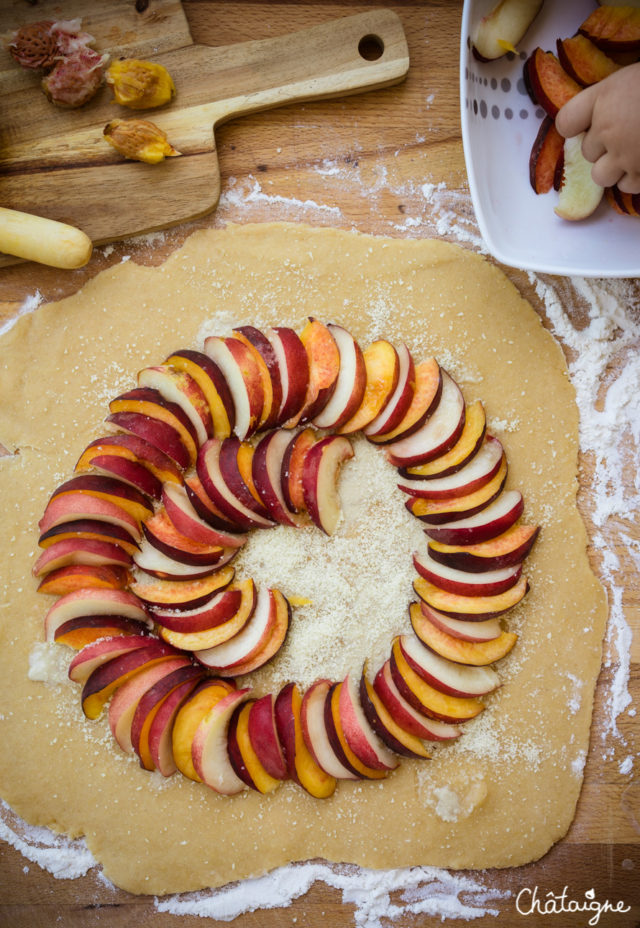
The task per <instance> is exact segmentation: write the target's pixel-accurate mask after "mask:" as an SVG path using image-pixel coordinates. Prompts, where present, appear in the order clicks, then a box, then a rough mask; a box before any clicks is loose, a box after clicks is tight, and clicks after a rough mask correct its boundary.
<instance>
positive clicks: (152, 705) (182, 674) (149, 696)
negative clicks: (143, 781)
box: [110, 657, 202, 770]
mask: <svg viewBox="0 0 640 928" xmlns="http://www.w3.org/2000/svg"><path fill="white" fill-rule="evenodd" d="M161 666H162V668H163V670H164V673H159V674H158V675H157V679H156V680H155V681H154V682H151V680H150V682H151V686H148V687H146V688H145V691H144V692H143V693H142V696H141V697H140V698H139V700H138V702H137V705H135V707H134V713H133V719H132V720H131V746H132V748H133V750H134V751H135V753H136V754H137V755H138V758H139V760H140V766H141V767H143V768H144V769H145V770H154V769H155V763H154V760H153V755H152V753H151V744H150V741H149V734H150V731H151V726H152V724H153V720H154V719H155V716H156V714H157V713H158V711H159V710H160V708H161V706H162V703H163V702H164V700H165V699H167V698H168V696H170V694H171V693H172V692H173V690H174V689H176V688H178V687H181V686H183V684H185V683H191V685H192V686H193V687H194V686H195V685H196V683H197V682H198V681H199V680H201V679H202V671H201V670H200V669H199V668H198V667H196V666H195V665H194V664H192V663H190V661H189V660H188V658H184V657H181V658H176V659H175V662H173V661H165V663H164V665H161ZM134 679H135V677H134ZM119 693H120V690H118V691H117V692H116V694H115V696H114V697H113V699H114V700H115V698H116V697H117V696H118V695H119ZM111 705H113V700H112V703H111ZM110 708H111V707H110Z"/></svg>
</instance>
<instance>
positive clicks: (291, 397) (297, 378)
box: [268, 326, 309, 428]
mask: <svg viewBox="0 0 640 928" xmlns="http://www.w3.org/2000/svg"><path fill="white" fill-rule="evenodd" d="M268 338H269V341H270V342H271V344H272V345H273V350H274V352H275V356H276V360H277V362H278V370H279V372H280V383H281V384H282V401H281V404H280V412H279V414H278V422H279V423H282V424H283V425H284V426H285V428H291V427H292V426H293V425H296V424H297V421H298V419H299V417H300V413H301V411H302V407H303V406H304V401H305V398H306V395H307V389H308V387H309V359H308V357H307V352H306V350H305V347H304V345H303V343H302V341H301V340H300V336H299V335H298V334H297V332H295V331H294V330H293V329H291V328H289V327H288V326H278V327H276V328H274V329H270V330H269V333H268Z"/></svg>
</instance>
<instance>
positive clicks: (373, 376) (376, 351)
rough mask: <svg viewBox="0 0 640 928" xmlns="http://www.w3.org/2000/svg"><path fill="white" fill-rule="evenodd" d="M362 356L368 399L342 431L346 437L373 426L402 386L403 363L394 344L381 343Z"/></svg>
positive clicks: (374, 343)
mask: <svg viewBox="0 0 640 928" xmlns="http://www.w3.org/2000/svg"><path fill="white" fill-rule="evenodd" d="M362 354H363V358H364V368H365V375H366V384H365V389H364V396H363V397H362V401H361V402H360V405H359V407H358V409H357V410H356V412H355V413H354V414H353V416H352V417H351V418H350V419H349V421H348V422H345V423H344V425H342V426H340V428H339V429H338V431H339V432H340V434H342V435H348V434H351V433H352V432H358V431H360V430H361V429H363V428H364V427H365V426H367V425H369V424H370V423H371V422H373V420H374V419H375V418H376V417H377V416H378V415H380V413H381V412H383V411H384V410H385V409H386V407H387V404H388V403H389V401H390V400H391V397H392V396H393V393H394V390H395V388H396V386H397V384H398V377H399V375H400V359H399V357H398V352H397V351H396V349H395V348H394V346H393V345H392V344H391V342H388V341H387V340H386V339H384V338H381V339H378V341H375V342H372V344H371V345H369V346H368V347H367V348H365V350H364V351H363V353H362Z"/></svg>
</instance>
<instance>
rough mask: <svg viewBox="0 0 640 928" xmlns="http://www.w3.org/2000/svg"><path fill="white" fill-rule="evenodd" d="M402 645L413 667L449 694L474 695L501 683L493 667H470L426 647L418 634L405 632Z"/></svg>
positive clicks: (434, 686) (408, 661) (484, 692)
mask: <svg viewBox="0 0 640 928" xmlns="http://www.w3.org/2000/svg"><path fill="white" fill-rule="evenodd" d="M411 609H414V610H415V609H417V610H418V611H420V606H419V605H418V603H413V604H412V605H411ZM400 648H401V650H402V654H403V656H404V658H405V660H406V661H407V663H408V664H409V666H410V667H411V669H412V670H415V672H416V673H417V674H418V676H419V677H421V678H422V679H423V680H426V682H427V683H428V684H429V685H430V686H432V687H433V688H434V689H436V690H439V691H440V692H441V693H446V694H447V695H448V696H459V697H461V698H463V699H464V698H466V699H473V698H475V697H477V696H486V695H487V693H492V692H493V691H494V690H495V689H497V688H498V687H499V686H500V678H499V677H498V675H497V673H496V672H495V670H493V669H492V668H491V667H471V666H468V665H466V664H459V663H457V662H456V661H451V660H449V659H448V658H446V657H442V656H441V655H440V654H436V652H435V651H432V650H431V649H430V648H427V647H425V645H424V644H423V642H422V641H421V640H420V639H419V638H417V637H416V636H415V635H403V636H402V637H401V638H400Z"/></svg>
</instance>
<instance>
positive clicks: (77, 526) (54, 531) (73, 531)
mask: <svg viewBox="0 0 640 928" xmlns="http://www.w3.org/2000/svg"><path fill="white" fill-rule="evenodd" d="M74 538H87V539H92V540H93V541H106V542H109V544H113V545H118V546H119V547H120V548H122V550H123V551H126V552H127V554H134V553H135V552H136V550H137V549H138V547H139V546H138V544H137V543H136V542H135V541H133V539H132V537H131V533H130V532H129V531H127V529H125V528H123V527H122V526H121V525H114V524H113V523H112V522H101V521H99V520H98V519H73V520H72V521H71V522H60V523H59V524H58V525H54V526H53V528H50V529H49V530H48V531H46V532H44V533H43V534H42V535H41V536H40V537H39V538H38V544H39V546H40V547H41V548H45V549H46V548H49V547H50V546H51V545H53V544H56V543H57V542H59V541H63V540H68V539H74Z"/></svg>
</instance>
